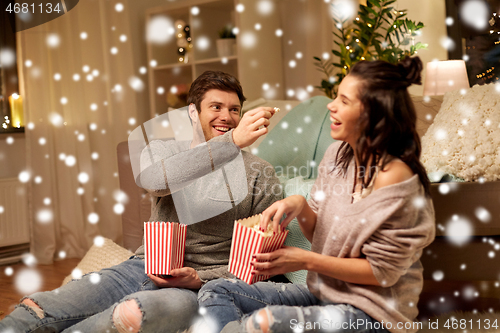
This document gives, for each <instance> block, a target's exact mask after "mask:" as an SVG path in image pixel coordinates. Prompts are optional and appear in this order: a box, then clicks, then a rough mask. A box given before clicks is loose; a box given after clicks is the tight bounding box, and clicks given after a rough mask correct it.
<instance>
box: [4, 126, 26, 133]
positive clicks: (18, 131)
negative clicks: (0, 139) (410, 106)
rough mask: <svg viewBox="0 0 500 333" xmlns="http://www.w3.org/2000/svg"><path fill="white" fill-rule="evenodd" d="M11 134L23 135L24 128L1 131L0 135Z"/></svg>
mask: <svg viewBox="0 0 500 333" xmlns="http://www.w3.org/2000/svg"><path fill="white" fill-rule="evenodd" d="M12 133H24V127H19V128H18V127H9V128H7V129H3V128H2V129H1V130H0V134H12Z"/></svg>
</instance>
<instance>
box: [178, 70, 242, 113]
mask: <svg viewBox="0 0 500 333" xmlns="http://www.w3.org/2000/svg"><path fill="white" fill-rule="evenodd" d="M212 89H216V90H222V91H227V92H234V93H236V95H238V99H239V100H240V105H241V106H242V107H243V102H244V101H246V97H245V96H243V89H242V88H241V85H240V81H238V79H237V78H235V77H234V76H232V75H231V74H228V73H224V72H221V71H205V72H204V73H203V74H201V75H200V76H198V77H197V78H196V80H194V81H193V83H192V84H191V88H190V89H189V94H188V99H187V102H188V104H191V103H193V104H194V105H195V106H196V110H198V113H200V112H201V101H202V100H203V98H204V97H205V93H206V92H207V91H209V90H212Z"/></svg>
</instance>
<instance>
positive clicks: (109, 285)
mask: <svg viewBox="0 0 500 333" xmlns="http://www.w3.org/2000/svg"><path fill="white" fill-rule="evenodd" d="M244 101H245V97H244V96H243V92H242V89H241V86H240V84H239V82H238V80H237V79H236V78H234V77H233V76H231V75H228V74H226V73H223V72H213V71H208V72H205V73H203V74H202V75H201V76H200V77H198V78H197V79H196V80H195V81H194V82H193V83H192V85H191V89H190V91H189V97H188V103H189V104H190V105H189V116H190V118H191V120H192V123H193V130H194V134H193V140H192V142H191V143H187V146H186V143H175V142H162V141H152V142H151V143H150V144H149V145H148V147H147V148H146V149H145V150H144V152H143V154H142V156H141V171H142V172H141V174H140V175H139V177H138V179H137V181H138V183H139V184H141V186H143V187H144V188H146V189H148V191H149V192H150V193H151V194H152V195H154V196H156V197H157V200H156V205H155V206H154V207H153V209H152V215H151V218H150V221H170V222H173V221H179V216H178V210H179V209H180V208H181V207H184V208H186V207H188V208H189V209H186V212H184V213H183V214H184V215H183V216H184V217H183V219H186V218H187V219H188V220H189V221H188V223H191V224H189V225H188V227H187V234H186V247H185V260H184V267H183V268H180V269H175V270H173V271H172V272H171V275H172V277H170V278H165V279H163V278H160V277H157V276H153V275H146V274H145V273H144V260H143V255H144V249H143V247H142V246H141V247H140V248H139V249H138V250H137V251H136V255H135V256H134V257H132V258H131V259H129V260H126V261H125V262H123V263H121V264H119V265H117V266H113V267H111V268H107V269H103V270H101V271H99V272H98V275H99V279H95V278H93V279H91V278H90V277H89V276H88V275H86V276H84V277H83V278H82V279H81V280H78V281H72V282H70V283H68V284H67V285H65V286H63V287H61V288H59V289H56V290H55V291H51V292H42V293H35V294H33V295H31V296H29V297H27V298H24V299H23V300H22V303H21V304H20V306H19V307H17V308H16V309H15V310H14V311H13V312H12V313H11V314H10V315H9V316H7V317H6V318H5V319H4V320H3V321H1V322H0V332H2V333H3V332H12V331H13V332H17V331H19V332H25V331H29V332H39V331H40V332H42V331H55V332H59V331H63V330H65V329H68V330H67V331H68V332H69V331H71V332H77V331H80V332H108V331H109V332H120V333H125V332H128V333H130V332H139V331H141V332H177V331H179V330H183V329H186V328H188V327H189V326H190V325H191V324H192V320H193V318H194V317H195V316H196V314H197V310H198V305H197V291H198V289H199V288H200V287H201V286H202V285H203V283H205V282H207V281H209V280H212V279H216V278H219V277H225V276H230V273H229V272H228V271H227V264H228V261H229V252H230V247H231V237H232V229H233V224H234V221H235V220H237V219H241V218H245V217H248V216H252V215H255V214H258V213H260V212H262V211H264V210H265V209H266V208H267V207H268V206H269V205H271V204H272V203H273V202H274V201H277V200H279V199H281V191H279V190H277V187H279V181H278V180H277V178H276V176H275V175H274V174H273V175H272V176H269V172H264V169H265V168H269V167H271V168H272V166H271V165H270V164H269V163H267V162H265V161H263V160H261V159H259V158H257V157H255V156H253V155H251V154H249V153H246V152H244V151H241V148H244V147H247V146H249V145H251V144H252V143H253V142H255V141H256V140H257V139H258V138H259V137H260V136H261V135H264V134H266V133H267V126H268V125H269V119H270V118H271V117H272V115H273V113H274V110H273V109H272V108H267V107H264V108H258V109H255V110H251V111H248V112H247V113H246V114H245V115H244V117H243V118H242V119H241V120H240V114H241V107H242V104H243V102H244ZM198 130H199V131H198ZM201 133H202V134H201ZM205 141H206V142H205ZM189 148H191V149H189ZM240 152H241V155H240ZM207 156H208V157H207ZM238 156H241V157H242V160H243V163H244V164H243V165H244V169H245V170H244V171H245V172H246V182H245V183H244V184H243V185H244V186H241V183H238V182H236V183H235V182H234V181H232V180H231V179H230V178H231V177H229V178H228V174H229V176H231V172H233V171H234V170H231V169H234V168H228V167H227V166H228V165H229V164H230V163H233V162H234V160H236V159H237V157H238ZM250 165H251V166H252V167H250ZM212 175H215V176H212ZM221 176H222V177H221ZM214 187H215V188H216V190H217V191H214ZM242 187H243V189H242ZM245 187H246V188H245ZM221 188H222V189H224V191H220V189H221ZM214 193H215V194H214ZM220 193H229V194H227V196H228V197H229V201H228V202H226V207H227V206H228V205H230V207H229V208H230V209H228V210H225V211H224V209H219V210H218V212H219V214H217V215H214V210H212V211H211V213H210V208H211V207H212V206H213V205H218V202H220V201H221V199H220V198H219V197H218V195H219V194H220ZM241 193H246V196H245V197H238V196H240V195H239V194H241ZM275 193H276V194H275ZM277 194H278V195H277ZM176 195H177V196H178V198H179V199H178V200H176V202H175V204H174V198H173V197H174V196H176ZM236 203H237V204H236ZM199 207H201V209H197V208H199ZM221 207H222V206H221ZM193 211H195V212H197V214H193V213H192V212H193ZM203 212H208V216H210V218H206V219H205V220H200V216H201V215H200V214H202V213H203ZM215 212H217V210H215ZM220 212H221V213H220ZM185 216H187V217H185ZM193 216H194V217H193ZM198 220H200V221H198ZM181 222H182V221H181ZM96 280H98V282H97V283H96ZM9 329H10V330H9Z"/></svg>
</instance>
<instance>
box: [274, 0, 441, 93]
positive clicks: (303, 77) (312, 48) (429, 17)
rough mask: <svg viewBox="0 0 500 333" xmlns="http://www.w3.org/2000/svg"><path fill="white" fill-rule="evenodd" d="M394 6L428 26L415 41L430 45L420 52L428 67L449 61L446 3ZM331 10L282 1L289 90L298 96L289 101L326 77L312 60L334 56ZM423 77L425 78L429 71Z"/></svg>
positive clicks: (318, 3) (318, 0) (406, 0)
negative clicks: (299, 56)
mask: <svg viewBox="0 0 500 333" xmlns="http://www.w3.org/2000/svg"><path fill="white" fill-rule="evenodd" d="M394 6H395V7H396V8H398V9H407V10H408V17H409V18H410V19H412V20H415V21H417V22H418V21H421V22H423V23H424V25H425V27H424V29H422V35H421V36H420V37H419V38H418V39H416V41H415V42H418V41H420V42H422V43H427V44H429V46H428V49H427V50H421V51H420V52H419V53H418V56H419V57H420V58H421V59H422V62H423V63H424V67H425V65H426V64H427V62H430V61H432V60H434V59H438V60H447V59H448V52H447V51H446V49H444V48H443V47H441V45H440V40H441V38H442V37H444V36H446V25H445V18H446V10H445V3H444V1H432V0H419V1H414V0H398V1H397V2H396V3H395V4H394ZM329 8H330V4H327V3H325V1H324V0H308V1H302V0H282V1H281V24H282V28H283V30H284V36H283V39H282V45H283V68H284V76H285V78H284V79H285V89H286V90H289V89H292V90H293V91H294V93H295V96H293V97H287V98H291V99H296V98H297V90H303V89H304V88H306V87H307V86H308V85H312V86H317V85H319V84H320V83H321V80H322V79H323V78H325V76H324V75H323V74H322V73H320V72H319V71H317V69H316V68H315V67H314V60H313V58H312V57H313V56H318V57H321V56H322V54H323V52H327V53H328V54H329V55H330V56H332V54H331V50H332V48H336V46H334V43H333V34H332V31H333V23H332V22H333V21H332V19H331V16H330V9H329ZM297 52H301V53H302V55H303V57H302V59H297V57H296V53H297ZM290 60H295V62H296V66H295V67H291V66H290V65H289V62H290ZM423 75H424V76H425V71H423ZM422 82H424V80H422ZM410 93H411V94H414V95H420V96H421V95H422V93H423V86H415V85H414V86H412V87H411V88H410ZM318 94H322V92H320V91H319V90H318V89H314V90H313V91H312V92H310V93H309V95H311V96H313V95H318ZM299 97H300V96H299ZM305 97H309V96H307V95H306V96H305Z"/></svg>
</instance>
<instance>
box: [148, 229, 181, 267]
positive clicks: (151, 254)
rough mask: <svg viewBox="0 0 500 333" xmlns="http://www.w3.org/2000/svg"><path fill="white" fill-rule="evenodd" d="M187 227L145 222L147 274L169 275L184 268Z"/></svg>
mask: <svg viewBox="0 0 500 333" xmlns="http://www.w3.org/2000/svg"><path fill="white" fill-rule="evenodd" d="M186 227H187V226H186V225H185V224H180V223H176V222H144V254H145V265H144V266H145V272H146V274H158V275H169V274H170V271H172V270H173V269H176V268H181V267H182V266H183V264H184V247H185V245H186Z"/></svg>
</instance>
